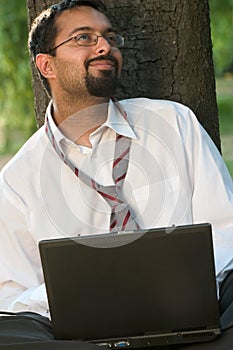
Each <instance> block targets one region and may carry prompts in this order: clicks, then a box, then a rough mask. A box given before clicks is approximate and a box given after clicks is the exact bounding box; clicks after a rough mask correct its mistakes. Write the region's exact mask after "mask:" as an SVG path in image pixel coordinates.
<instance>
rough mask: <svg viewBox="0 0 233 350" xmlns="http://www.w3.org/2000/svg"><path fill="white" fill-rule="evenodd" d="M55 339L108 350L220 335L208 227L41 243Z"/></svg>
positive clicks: (200, 340)
mask: <svg viewBox="0 0 233 350" xmlns="http://www.w3.org/2000/svg"><path fill="white" fill-rule="evenodd" d="M39 247H40V253H41V259H42V266H43V271H44V277H45V283H46V288H47V294H48V300H49V306H50V312H51V318H52V323H53V327H54V332H55V337H56V338H57V339H72V340H74V339H82V340H85V341H89V342H93V343H95V344H98V345H103V346H107V347H109V348H116V349H117V348H145V347H150V346H157V345H169V344H182V343H190V342H191V343H192V342H202V341H209V340H211V339H213V338H215V337H216V336H217V335H219V334H220V328H219V313H218V302H217V293H216V281H215V268H214V256H213V245H212V233H211V226H210V225H209V224H200V225H190V226H179V227H173V228H160V229H151V230H147V231H137V232H129V233H126V232H122V233H116V234H104V235H93V236H83V237H79V238H64V239H53V240H46V241H41V242H40V244H39Z"/></svg>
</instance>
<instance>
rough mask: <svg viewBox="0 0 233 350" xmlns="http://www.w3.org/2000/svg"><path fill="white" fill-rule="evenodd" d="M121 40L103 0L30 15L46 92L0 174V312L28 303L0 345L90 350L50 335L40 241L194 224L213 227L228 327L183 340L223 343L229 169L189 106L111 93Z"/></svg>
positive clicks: (231, 254) (231, 278)
mask: <svg viewBox="0 0 233 350" xmlns="http://www.w3.org/2000/svg"><path fill="white" fill-rule="evenodd" d="M123 45H124V38H123V37H122V36H121V35H120V34H119V33H116V31H115V30H114V28H113V26H112V24H111V23H110V22H109V20H108V18H107V17H106V15H105V12H104V5H103V3H102V2H101V1H100V0H63V1H61V2H60V3H59V4H56V5H53V6H51V7H50V8H49V9H47V10H46V11H44V12H42V13H41V15H39V17H38V18H37V19H36V20H35V22H34V23H33V25H32V28H31V31H30V35H29V50H30V53H31V55H32V57H33V59H34V62H35V65H36V67H37V69H38V73H39V75H40V77H41V80H42V82H43V84H44V87H45V89H46V90H47V92H48V94H49V96H50V97H51V101H50V103H49V105H48V108H47V111H46V116H45V125H44V126H43V127H42V128H40V130H38V131H37V132H36V133H35V134H34V135H33V136H32V137H31V138H30V139H29V140H28V142H26V144H25V145H24V146H23V147H22V148H21V150H20V151H19V152H18V153H17V154H16V155H15V157H13V159H12V160H11V161H10V162H9V163H8V164H7V165H6V166H5V168H4V169H3V171H2V172H1V176H0V310H4V311H5V312H26V314H24V315H22V317H20V314H17V318H14V319H12V322H8V323H7V325H6V324H5V325H6V327H8V328H6V331H3V332H1V329H3V328H1V329H0V344H2V343H4V342H5V343H13V342H15V343H19V342H21V343H22V342H23V343H24V345H23V347H22V348H23V349H26V348H31V344H30V342H32V339H33V341H35V342H36V341H41V340H43V342H41V344H39V343H38V344H37V347H36V349H44V348H45V349H47V348H48V347H49V346H51V347H52V345H54V348H55V347H56V349H58V348H62V349H81V348H83V349H89V348H90V349H91V348H93V349H94V348H95V345H91V344H86V343H82V342H78V341H77V342H76V341H72V342H62V341H55V340H54V336H53V332H52V329H51V326H50V321H49V320H48V319H47V318H46V317H48V316H49V309H48V302H47V296H46V291H45V285H44V279H43V273H42V268H41V262H40V256H39V250H38V243H39V241H41V240H43V239H50V238H61V237H67V236H68V237H74V236H79V235H86V234H88V235H91V234H103V233H110V232H114V231H125V230H134V229H137V228H141V229H145V230H146V229H149V228H153V227H164V226H166V227H167V226H172V225H175V226H176V225H185V224H193V223H201V222H210V223H211V224H212V228H213V241H214V253H215V267H216V282H217V285H218V288H219V291H220V301H219V303H220V309H221V316H222V319H221V321H222V328H223V330H224V331H225V333H223V336H221V337H219V338H218V339H217V340H216V342H212V343H211V344H210V345H209V344H205V345H203V344H199V345H195V346H187V348H190V349H194V348H195V349H196V348H197V349H211V350H214V349H226V348H227V346H228V342H229V344H231V339H233V332H232V329H233V328H232V325H233V298H232V295H233V274H232V273H231V271H232V269H233V183H232V179H231V177H230V175H229V173H228V171H227V168H226V166H225V164H224V162H223V160H222V158H221V155H220V154H219V152H218V151H217V149H216V147H215V145H214V144H213V142H212V140H211V139H210V138H209V136H208V135H207V133H206V132H205V130H204V129H203V128H202V127H201V125H200V124H199V123H198V121H197V119H196V117H195V116H194V114H193V113H192V111H190V109H189V108H187V107H186V106H183V105H181V104H178V103H175V102H171V101H156V100H149V99H146V98H138V99H129V100H123V101H121V102H118V101H117V100H116V99H115V98H114V93H115V89H116V87H117V85H118V81H119V78H120V74H121V69H122V55H121V51H120V50H121V48H122V47H123ZM164 254H166V252H164ZM197 258H198V257H197ZM87 263H88V262H87ZM226 276H227V282H226V283H225V281H226ZM70 287H71V286H67V288H70ZM123 292H124V291H123ZM64 298H65V296H64ZM30 312H34V313H35V314H31V313H30ZM104 317H105V316H104ZM139 317H140V315H139ZM32 319H33V320H34V321H33V323H32V322H31V320H32ZM0 320H1V321H2V323H1V325H3V321H4V320H6V319H3V318H0ZM7 321H8V319H7ZM22 321H23V322H24V323H23V324H22ZM26 321H28V323H26V324H25V322H26ZM17 322H19V323H17ZM22 327H24V328H23V329H24V332H23V333H22V332H18V333H17V332H16V330H17V329H20V330H21V329H22ZM227 328H229V330H226V329H227ZM7 334H9V337H8V338H7ZM224 334H225V336H224ZM232 341H233V340H232ZM27 342H28V347H27V344H26V343H27ZM17 346H18V345H17ZM17 346H16V347H13V346H12V347H11V349H17V348H18V349H20V347H17ZM34 346H36V345H35V343H34V344H33V348H34ZM229 346H230V345H229ZM185 348H186V347H185ZM229 348H230V347H229ZM182 349H184V347H182Z"/></svg>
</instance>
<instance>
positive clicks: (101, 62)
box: [86, 56, 118, 70]
mask: <svg viewBox="0 0 233 350" xmlns="http://www.w3.org/2000/svg"><path fill="white" fill-rule="evenodd" d="M117 65H118V62H117V60H116V59H115V57H112V56H99V57H97V58H92V59H90V60H88V61H87V62H86V69H88V68H89V67H92V68H95V69H99V70H113V69H116V68H117Z"/></svg>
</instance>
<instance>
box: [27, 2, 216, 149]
mask: <svg viewBox="0 0 233 350" xmlns="http://www.w3.org/2000/svg"><path fill="white" fill-rule="evenodd" d="M27 1H28V18H29V25H30V23H31V21H32V20H33V19H34V18H35V15H37V14H38V13H39V12H40V11H41V9H43V8H46V7H48V6H49V5H51V4H53V3H55V2H56V1H54V0H40V1H39V0H27ZM105 3H106V5H107V7H108V13H107V15H108V17H109V18H110V21H111V22H112V23H113V25H114V27H116V29H117V30H118V31H119V32H120V33H122V35H123V36H124V37H125V41H126V44H125V48H124V49H123V50H122V51H123V57H124V67H123V71H122V79H121V83H120V87H119V89H118V91H117V94H116V95H117V97H118V98H119V99H123V98H130V97H139V96H140V97H149V98H155V99H170V100H174V101H177V102H181V103H183V104H185V105H187V106H189V107H190V108H191V109H192V110H193V111H194V113H195V114H196V116H197V118H198V119H199V121H200V122H201V124H202V125H203V126H204V128H205V129H206V130H207V132H208V133H209V135H210V136H211V137H212V139H213V140H214V142H215V144H216V145H217V147H218V148H219V149H220V136H219V122H218V111H217V102H216V92H215V76H214V67H213V60H212V44H211V36H210V20H209V6H208V0H202V1H200V0H169V1H164V0H146V1H143V0H105ZM33 87H34V92H35V109H36V115H37V118H38V124H39V125H41V123H42V122H43V119H44V112H45V108H46V105H47V103H48V98H47V96H46V94H45V93H44V92H42V89H41V85H40V82H39V81H38V78H36V74H35V70H33Z"/></svg>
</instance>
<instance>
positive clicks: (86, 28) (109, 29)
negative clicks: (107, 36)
mask: <svg viewBox="0 0 233 350" xmlns="http://www.w3.org/2000/svg"><path fill="white" fill-rule="evenodd" d="M84 31H87V32H95V30H94V28H92V27H88V26H84V27H77V28H74V29H73V30H72V31H71V32H70V33H69V36H71V35H72V34H74V33H77V32H84ZM104 32H105V33H111V32H114V33H115V30H114V29H113V28H112V27H109V28H107V29H105V30H104Z"/></svg>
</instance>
